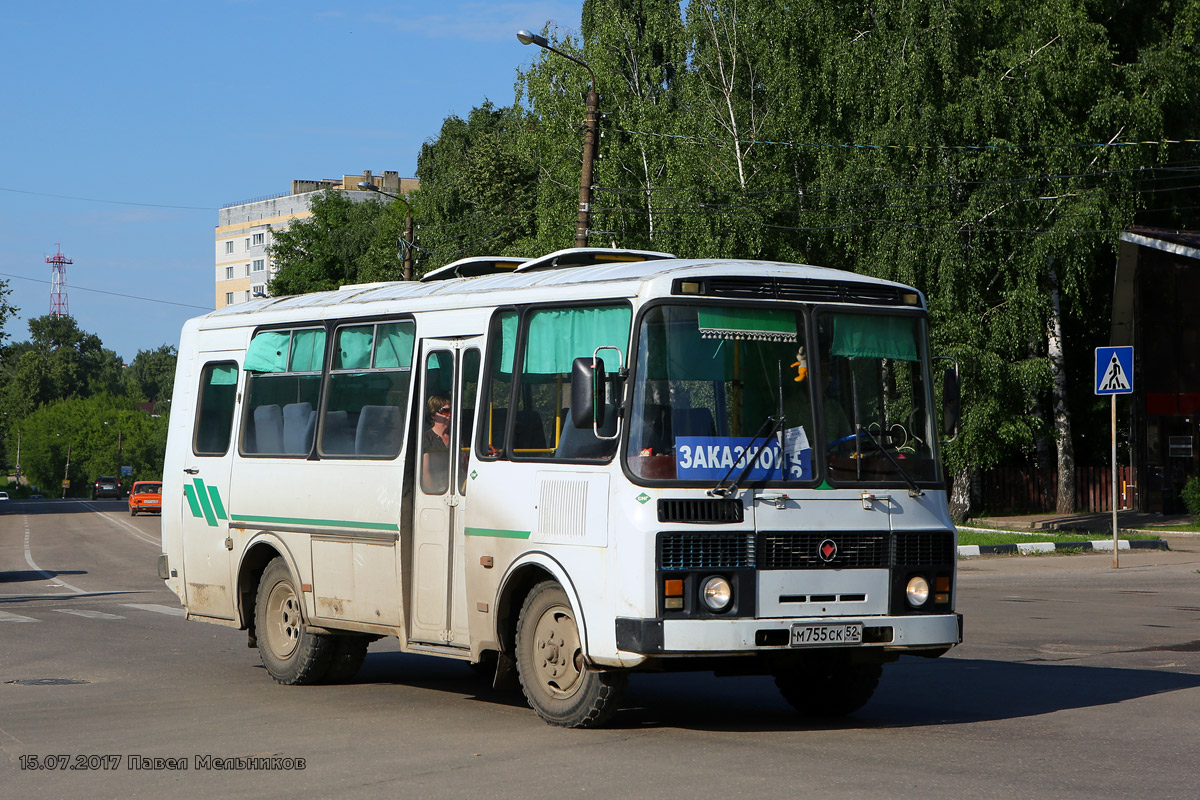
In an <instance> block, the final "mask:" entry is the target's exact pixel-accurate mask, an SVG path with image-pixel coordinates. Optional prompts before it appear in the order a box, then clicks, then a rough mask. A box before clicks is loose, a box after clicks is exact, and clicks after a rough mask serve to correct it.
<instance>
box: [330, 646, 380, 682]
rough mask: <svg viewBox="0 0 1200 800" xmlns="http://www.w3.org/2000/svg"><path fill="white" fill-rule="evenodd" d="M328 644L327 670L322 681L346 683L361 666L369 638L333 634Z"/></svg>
mask: <svg viewBox="0 0 1200 800" xmlns="http://www.w3.org/2000/svg"><path fill="white" fill-rule="evenodd" d="M330 644H331V648H330V649H331V651H332V652H331V653H330V657H329V670H328V671H327V672H326V673H325V678H324V680H323V681H322V683H346V682H347V681H349V680H351V679H353V678H354V676H355V675H357V674H358V670H359V669H360V668H361V667H362V664H363V661H364V660H365V659H366V657H367V647H368V646H369V645H370V644H371V639H370V638H369V637H366V636H334V637H331V639H330Z"/></svg>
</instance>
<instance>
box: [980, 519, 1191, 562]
mask: <svg viewBox="0 0 1200 800" xmlns="http://www.w3.org/2000/svg"><path fill="white" fill-rule="evenodd" d="M1191 521H1192V520H1191V517H1190V516H1188V515H1187V514H1175V515H1166V516H1164V515H1162V514H1148V513H1145V512H1142V511H1118V512H1117V532H1118V539H1117V542H1116V548H1117V549H1118V550H1171V549H1177V548H1176V547H1174V546H1173V545H1172V544H1171V542H1169V541H1168V539H1170V538H1174V539H1175V541H1176V542H1184V541H1187V538H1188V537H1196V536H1200V534H1194V533H1186V532H1180V531H1159V530H1156V528H1160V527H1161V526H1169V525H1186V524H1188V523H1190V522H1191ZM958 527H959V529H960V530H977V531H1007V532H1013V533H1026V534H1028V535H1029V542H1028V543H1021V544H994V545H960V546H959V548H958V554H959V555H960V556H977V555H999V554H1016V553H1019V554H1021V555H1026V554H1029V553H1048V552H1053V551H1055V550H1085V551H1093V550H1107V551H1110V552H1111V551H1112V549H1113V539H1112V512H1106V513H1102V514H1026V515H1019V516H1010V517H984V518H980V519H972V520H969V521H968V522H967V523H965V524H963V525H959V526H958ZM1037 531H1054V532H1057V533H1077V534H1083V535H1088V534H1091V535H1094V536H1095V537H1096V538H1095V539H1093V540H1091V541H1084V542H1039V541H1038V536H1037V533H1036V532H1037ZM1120 531H1131V532H1136V533H1149V534H1161V535H1160V537H1159V539H1156V540H1137V539H1134V540H1129V539H1121V538H1119V537H1120ZM1188 544H1191V542H1188Z"/></svg>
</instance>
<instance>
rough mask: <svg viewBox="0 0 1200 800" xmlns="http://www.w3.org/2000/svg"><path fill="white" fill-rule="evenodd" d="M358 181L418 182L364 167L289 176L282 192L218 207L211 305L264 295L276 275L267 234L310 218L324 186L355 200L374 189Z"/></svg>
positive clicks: (411, 186) (386, 186)
mask: <svg viewBox="0 0 1200 800" xmlns="http://www.w3.org/2000/svg"><path fill="white" fill-rule="evenodd" d="M363 181H368V182H370V183H371V184H373V185H375V186H377V187H378V188H379V189H380V190H381V191H384V192H387V193H388V194H393V195H407V194H408V193H410V192H413V191H415V190H416V189H417V188H418V186H419V185H420V182H419V181H418V180H417V179H416V178H401V177H400V173H398V172H394V171H385V172H384V173H383V174H381V175H373V174H372V173H371V171H370V170H368V171H366V172H363V173H362V174H359V175H343V176H342V177H341V179H340V180H339V179H324V180H294V181H292V190H291V192H289V193H287V194H278V195H274V196H270V197H258V198H255V199H253V200H247V201H245V202H243V203H236V204H233V205H228V206H225V207H223V208H222V209H221V210H220V211H219V212H217V214H218V216H217V228H216V244H215V248H216V259H215V261H216V269H215V273H214V277H215V285H216V307H217V308H224V307H225V306H228V305H232V304H234V303H245V302H247V301H249V300H252V299H254V298H255V297H266V296H267V282H268V281H270V280H271V277H272V276H273V275H274V274H275V266H274V265H273V264H272V263H271V256H270V255H269V254H268V252H267V248H268V247H269V246H270V244H271V240H272V236H273V235H274V234H275V233H277V232H279V231H282V230H286V229H287V228H288V227H289V226H290V225H291V224H292V223H293V222H295V221H296V220H302V219H307V218H308V217H311V216H312V200H313V198H314V197H315V196H316V195H317V194H318V193H319V192H323V191H325V190H327V189H336V190H338V191H340V192H342V193H343V194H344V195H345V196H346V197H348V198H350V199H351V200H354V201H356V202H361V201H364V200H370V199H372V198H374V197H375V196H376V193H375V192H372V191H369V190H363V189H360V188H359V187H358V184H359V183H361V182H363Z"/></svg>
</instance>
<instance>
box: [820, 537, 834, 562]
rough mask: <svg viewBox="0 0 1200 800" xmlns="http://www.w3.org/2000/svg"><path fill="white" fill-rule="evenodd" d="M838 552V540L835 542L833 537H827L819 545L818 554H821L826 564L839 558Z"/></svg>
mask: <svg viewBox="0 0 1200 800" xmlns="http://www.w3.org/2000/svg"><path fill="white" fill-rule="evenodd" d="M837 554H838V549H837V542H835V541H834V540H833V539H826V540H825V541H823V542H821V543H820V544H819V545H817V555H819V556H820V557H821V560H822V561H824V562H825V563H826V564H828V563H829V562H830V561H833V560H834V559H835V558H837Z"/></svg>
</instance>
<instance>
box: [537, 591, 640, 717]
mask: <svg viewBox="0 0 1200 800" xmlns="http://www.w3.org/2000/svg"><path fill="white" fill-rule="evenodd" d="M516 646H517V658H516V661H517V676H518V677H519V678H520V681H521V689H522V691H524V693H525V699H526V700H527V701H528V702H529V706H530V708H532V709H533V710H534V711H536V712H537V715H538V716H539V717H541V718H542V719H544V720H545V721H546V722H548V723H550V724H551V725H559V726H561V727H564V728H594V727H597V726H599V725H602V724H604V723H605V722H607V721H608V720H609V719H610V718H611V717H612V715H613V714H615V713H616V711H617V706H618V704H619V703H620V699H621V695H622V693H623V691H624V689H625V683H626V675H625V673H623V672H595V671H591V670H588V669H587V666H586V665H585V664H584V659H583V646H582V643H581V640H580V638H579V627H578V624H577V623H576V621H575V612H574V611H572V610H571V604H570V602H569V601H568V600H567V594H566V592H564V591H563V590H562V587H561V586H559V585H558V584H557V583H555V582H554V581H546V582H544V583H539V584H538V585H537V586H535V587H534V588H533V591H532V592H530V593H529V596H528V597H526V598H525V602H524V604H523V605H522V606H521V616H520V617H519V619H518V620H517V643H516Z"/></svg>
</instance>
